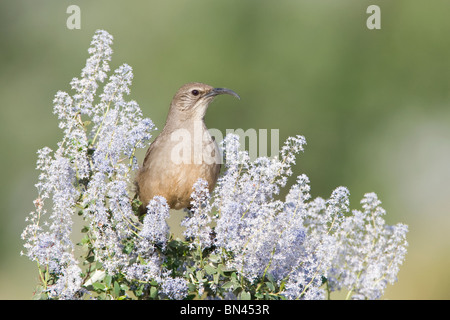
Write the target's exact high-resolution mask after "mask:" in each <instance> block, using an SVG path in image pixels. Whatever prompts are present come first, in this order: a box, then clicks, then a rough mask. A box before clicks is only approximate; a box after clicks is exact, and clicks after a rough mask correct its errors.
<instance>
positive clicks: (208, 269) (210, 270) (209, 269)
mask: <svg viewBox="0 0 450 320" xmlns="http://www.w3.org/2000/svg"><path fill="white" fill-rule="evenodd" d="M205 271H206V273H207V274H209V275H211V274H215V273H217V269H216V268H215V267H213V266H211V265H209V264H207V265H206V266H205Z"/></svg>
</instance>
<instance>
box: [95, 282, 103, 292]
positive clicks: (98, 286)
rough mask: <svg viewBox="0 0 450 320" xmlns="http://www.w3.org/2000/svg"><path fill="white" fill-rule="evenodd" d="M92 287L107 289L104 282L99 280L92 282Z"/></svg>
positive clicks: (100, 289)
mask: <svg viewBox="0 0 450 320" xmlns="http://www.w3.org/2000/svg"><path fill="white" fill-rule="evenodd" d="M92 287H93V288H94V290H98V291H105V289H106V287H105V285H104V284H103V283H99V282H94V283H93V284H92Z"/></svg>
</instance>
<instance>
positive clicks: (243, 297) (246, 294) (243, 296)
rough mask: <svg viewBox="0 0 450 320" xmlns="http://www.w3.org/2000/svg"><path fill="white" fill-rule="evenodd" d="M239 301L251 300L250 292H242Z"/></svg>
mask: <svg viewBox="0 0 450 320" xmlns="http://www.w3.org/2000/svg"><path fill="white" fill-rule="evenodd" d="M240 296H241V300H250V299H251V298H252V296H251V294H250V292H247V291H242V292H241V294H240Z"/></svg>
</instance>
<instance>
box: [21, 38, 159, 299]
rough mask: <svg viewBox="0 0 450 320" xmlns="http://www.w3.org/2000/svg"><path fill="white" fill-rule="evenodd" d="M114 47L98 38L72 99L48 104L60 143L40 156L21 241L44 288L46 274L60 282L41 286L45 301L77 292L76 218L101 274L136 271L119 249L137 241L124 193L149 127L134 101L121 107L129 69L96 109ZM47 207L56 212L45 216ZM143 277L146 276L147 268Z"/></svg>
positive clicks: (64, 96)
mask: <svg viewBox="0 0 450 320" xmlns="http://www.w3.org/2000/svg"><path fill="white" fill-rule="evenodd" d="M111 44H112V36H111V35H109V34H108V33H107V32H106V31H102V30H99V31H97V32H96V34H95V35H94V37H93V40H92V42H91V47H90V48H89V50H88V52H89V54H90V57H89V58H88V59H87V61H86V66H85V67H84V68H83V70H82V73H81V78H80V79H78V78H74V79H73V80H72V81H71V86H72V89H73V90H74V91H75V93H74V94H73V95H72V96H71V95H69V94H68V93H66V92H62V91H59V92H58V93H57V94H56V96H55V99H54V101H53V102H54V113H55V114H56V115H57V116H58V119H59V120H60V122H59V127H60V128H61V129H63V131H64V138H63V140H62V141H61V142H59V143H58V149H57V150H56V151H55V152H54V153H53V152H52V150H51V149H50V148H48V147H45V148H43V149H41V150H39V151H38V161H37V169H38V170H40V172H41V174H40V176H39V182H38V183H37V184H36V187H37V189H38V192H39V197H38V198H37V199H36V200H35V202H34V203H35V207H36V210H35V211H33V212H31V213H30V216H29V217H28V218H27V220H28V221H29V225H28V226H27V227H26V228H25V230H24V232H23V233H22V238H23V239H24V240H25V241H26V242H25V245H24V246H25V249H26V250H27V251H26V255H27V256H28V257H29V258H30V259H31V260H34V261H36V262H37V263H38V266H39V268H40V270H43V272H42V273H41V281H42V282H46V281H47V280H46V279H47V278H48V277H49V275H50V274H51V275H53V276H54V277H55V278H56V279H57V280H56V282H55V283H45V289H46V290H47V292H48V294H49V297H59V298H75V297H76V294H77V292H78V291H80V290H81V284H82V280H81V278H80V274H81V269H80V267H79V266H78V261H77V259H76V258H75V257H74V253H73V251H74V245H73V243H72V240H71V239H70V236H71V234H72V224H73V223H72V217H73V215H74V213H79V214H80V215H82V216H83V217H84V219H85V220H86V221H87V222H88V223H89V228H88V229H89V231H88V232H89V234H90V239H91V240H92V246H93V249H94V251H95V254H96V257H95V258H96V260H97V261H99V262H101V263H103V264H104V267H105V269H106V271H108V272H110V273H112V274H113V273H114V272H117V270H122V269H123V268H127V267H130V268H134V269H136V268H135V267H136V266H135V265H133V264H131V265H130V256H129V255H128V254H125V253H124V252H123V251H124V250H123V245H124V241H126V240H127V239H129V238H130V237H131V236H132V235H133V234H135V233H137V230H136V216H135V214H134V212H133V210H132V206H131V202H130V188H129V186H130V184H131V183H132V178H133V176H132V174H133V170H135V169H136V168H137V161H136V158H135V156H134V153H135V150H136V149H137V148H142V147H144V146H145V145H146V144H147V142H148V140H149V139H150V138H151V133H150V132H151V131H152V130H153V127H154V125H153V123H152V121H151V120H150V119H146V118H143V117H142V112H141V110H140V108H139V105H138V104H137V103H136V102H135V101H126V100H125V99H124V96H125V95H127V94H129V92H130V89H129V86H130V85H131V80H132V78H133V73H132V69H131V67H130V66H128V65H126V64H124V65H122V66H120V67H119V68H118V69H117V70H116V71H115V72H114V74H113V75H111V76H110V77H109V79H108V81H107V82H106V84H105V85H104V87H103V93H101V94H100V95H99V97H100V100H99V101H97V102H96V101H95V99H96V96H97V89H98V88H99V84H100V83H102V82H104V81H105V80H106V79H107V72H108V71H109V70H110V69H109V64H108V62H109V61H110V60H111V55H112V49H111ZM85 117H88V118H87V119H91V120H86V119H85ZM47 199H50V200H51V202H52V204H53V206H52V208H51V211H50V212H51V213H50V215H49V216H48V214H47V210H48V209H49V208H47V205H46V200H47ZM143 238H145V237H143ZM150 258H151V259H150ZM150 258H149V262H151V263H154V262H155V261H154V259H153V258H154V257H150ZM149 265H150V263H149ZM141 269H145V272H147V273H148V270H147V269H151V268H150V267H149V266H145V267H143V268H141ZM157 269H158V268H157ZM141 271H142V270H141ZM142 272H143V271H142ZM43 273H45V274H43ZM129 273H131V270H130V272H129ZM153 275H154V273H152V277H153Z"/></svg>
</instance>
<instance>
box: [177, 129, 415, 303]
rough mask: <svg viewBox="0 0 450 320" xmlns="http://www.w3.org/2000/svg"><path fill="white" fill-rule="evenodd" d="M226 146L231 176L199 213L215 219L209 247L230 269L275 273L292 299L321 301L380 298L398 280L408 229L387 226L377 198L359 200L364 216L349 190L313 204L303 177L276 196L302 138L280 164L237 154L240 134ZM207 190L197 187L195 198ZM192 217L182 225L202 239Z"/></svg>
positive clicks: (252, 276)
mask: <svg viewBox="0 0 450 320" xmlns="http://www.w3.org/2000/svg"><path fill="white" fill-rule="evenodd" d="M224 143H225V147H224V153H225V156H226V161H225V165H226V171H225V173H224V174H223V176H222V177H220V179H219V181H218V184H217V187H216V189H215V191H214V194H213V197H212V198H213V202H212V206H207V205H206V206H204V207H201V209H199V211H200V210H201V212H202V214H203V215H205V214H207V213H208V214H210V215H211V214H213V213H215V222H216V228H215V232H216V235H215V242H214V243H211V244H214V247H215V250H216V252H217V254H223V256H224V258H225V257H226V258H227V263H228V267H229V268H232V269H236V270H237V271H238V272H239V273H240V274H242V275H244V276H245V277H246V278H247V279H248V280H249V281H250V282H253V281H255V280H256V279H261V277H265V276H268V275H271V277H273V278H274V279H275V281H277V283H278V284H279V285H280V287H283V288H284V291H283V292H282V295H284V296H285V297H286V298H288V299H324V298H326V294H327V291H328V292H331V291H334V290H340V289H342V288H345V289H347V290H348V297H349V298H353V299H358V298H363V299H377V298H380V297H381V295H382V294H383V292H384V289H385V288H386V285H387V283H393V282H394V281H396V275H397V273H398V270H399V266H400V264H401V263H402V262H403V260H404V257H405V254H406V246H407V242H406V233H407V227H406V226H405V225H403V224H398V225H396V226H387V225H385V222H384V220H383V219H382V217H381V216H382V215H383V214H384V213H385V212H384V210H383V209H382V208H381V207H380V206H379V205H380V201H379V200H378V199H377V197H376V195H375V194H374V193H369V194H366V195H365V197H364V199H363V200H362V202H361V203H362V204H363V209H364V211H358V210H355V211H353V212H350V210H349V195H350V194H349V191H348V190H347V188H345V187H338V188H336V189H335V190H334V191H333V192H332V194H331V196H330V198H329V199H328V200H324V199H322V198H316V199H313V200H310V198H311V196H310V194H309V191H310V186H309V179H308V177H307V176H306V175H304V174H303V175H300V176H298V177H297V182H296V183H295V184H294V185H293V186H292V187H291V188H290V190H289V192H288V194H287V196H286V198H285V200H284V201H282V200H280V199H277V197H276V195H277V194H278V192H279V190H280V188H281V187H284V186H285V184H286V179H287V177H288V176H289V175H291V174H292V172H291V166H292V164H294V162H295V154H296V153H298V152H300V151H303V146H304V145H305V139H304V138H303V137H302V136H297V137H291V138H289V139H288V140H287V141H286V143H285V145H284V147H283V148H282V152H281V157H280V159H277V158H271V159H270V158H266V157H262V158H258V159H256V160H255V161H254V162H251V161H250V160H249V157H248V153H247V152H246V151H239V138H238V136H234V135H228V136H227V137H226V138H225V140H224ZM203 183H204V182H203ZM197 187H198V184H197ZM205 188H206V186H204V185H202V187H201V188H199V189H196V191H195V192H194V193H193V199H197V198H198V197H201V194H204V192H205V191H204V190H205ZM197 207H198V206H197ZM199 208H200V207H199ZM206 210H208V211H207V212H205V211H206ZM190 219H192V220H193V221H195V223H194V222H193V223H191V222H190V221H189V218H188V221H187V222H184V224H185V226H187V230H186V234H189V236H191V237H193V238H200V237H201V236H202V235H203V230H204V229H202V228H198V227H197V225H200V223H199V222H198V216H197V215H196V210H195V209H194V214H193V215H192V217H191V218H190ZM204 245H207V244H206V243H205V244H204ZM230 253H231V255H230ZM230 256H232V257H233V258H232V259H230V258H229V257H230ZM324 279H326V280H327V286H326V287H325V286H324V285H323V282H324ZM282 284H283V285H282Z"/></svg>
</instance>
